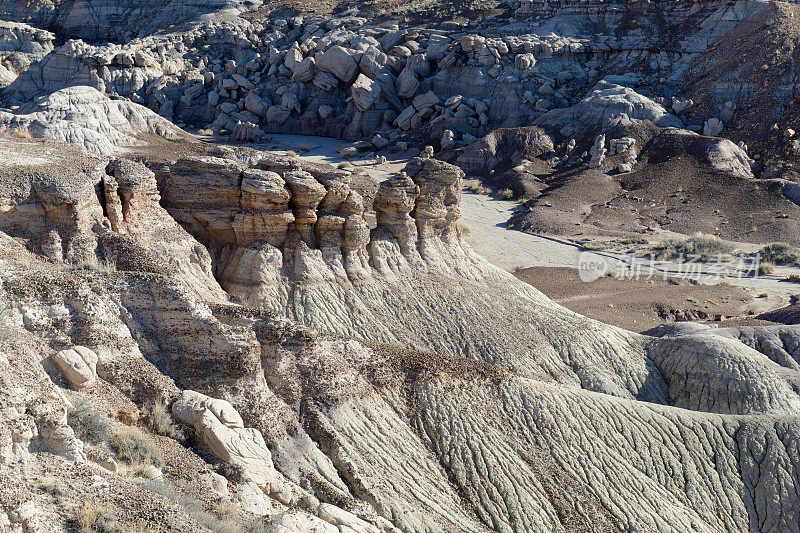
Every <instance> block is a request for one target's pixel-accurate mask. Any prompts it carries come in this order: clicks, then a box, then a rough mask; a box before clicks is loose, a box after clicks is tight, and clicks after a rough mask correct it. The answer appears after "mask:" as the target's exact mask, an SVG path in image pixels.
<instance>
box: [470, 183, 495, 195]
mask: <svg viewBox="0 0 800 533" xmlns="http://www.w3.org/2000/svg"><path fill="white" fill-rule="evenodd" d="M467 190H468V191H469V192H471V193H473V194H492V189H490V188H489V187H484V186H483V185H481V184H480V183H470V184H469V185H467Z"/></svg>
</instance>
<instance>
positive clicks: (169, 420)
mask: <svg viewBox="0 0 800 533" xmlns="http://www.w3.org/2000/svg"><path fill="white" fill-rule="evenodd" d="M148 422H149V425H150V429H152V430H153V431H154V432H155V433H158V434H159V435H163V436H164V437H169V438H171V439H175V440H177V441H178V442H183V441H185V440H186V432H185V431H184V429H183V427H181V425H180V424H179V423H178V422H177V421H176V420H175V417H173V416H172V413H170V412H169V409H168V408H167V406H166V405H164V404H163V403H162V402H155V403H154V404H153V406H152V407H151V408H150V410H149V413H148Z"/></svg>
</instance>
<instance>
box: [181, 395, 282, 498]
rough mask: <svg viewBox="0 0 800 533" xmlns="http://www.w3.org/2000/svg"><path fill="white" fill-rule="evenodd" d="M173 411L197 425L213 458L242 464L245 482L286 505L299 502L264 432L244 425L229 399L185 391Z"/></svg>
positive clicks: (196, 427) (198, 432) (200, 435)
mask: <svg viewBox="0 0 800 533" xmlns="http://www.w3.org/2000/svg"><path fill="white" fill-rule="evenodd" d="M172 412H173V413H174V414H175V416H177V417H178V418H179V419H180V420H182V421H183V422H186V423H187V424H189V425H191V426H193V427H194V429H195V431H196V432H197V435H198V437H199V438H200V440H201V442H202V443H203V444H204V445H205V446H206V447H207V448H208V449H209V451H211V453H212V454H213V455H214V457H216V458H218V459H220V460H222V461H225V462H228V463H233V464H234V465H237V466H239V467H241V468H242V470H243V472H244V474H243V476H244V479H245V481H252V482H253V483H255V484H256V485H258V486H259V487H260V488H261V489H263V490H264V491H265V492H266V493H267V494H272V495H274V496H275V497H276V498H278V499H279V500H280V501H281V502H282V503H285V504H286V505H291V504H294V503H297V495H296V494H293V488H292V486H291V484H290V483H289V482H288V481H287V480H286V479H285V478H284V477H283V476H282V475H281V474H280V473H279V472H277V471H276V470H275V467H274V466H273V464H272V454H271V453H270V451H269V449H268V448H267V445H266V443H265V442H264V437H263V436H262V435H261V432H260V431H259V430H257V429H255V428H246V427H244V421H243V420H242V417H241V416H239V413H238V412H236V409H234V407H233V406H232V405H231V404H230V403H229V402H227V401H225V400H220V399H214V398H210V397H208V396H206V395H204V394H200V393H198V392H195V391H191V390H185V391H183V392H182V393H181V397H180V398H179V399H178V400H177V401H175V403H174V404H173V405H172Z"/></svg>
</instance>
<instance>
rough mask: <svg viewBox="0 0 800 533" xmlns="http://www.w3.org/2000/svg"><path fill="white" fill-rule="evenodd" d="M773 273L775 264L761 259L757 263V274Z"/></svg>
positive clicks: (767, 274) (766, 274)
mask: <svg viewBox="0 0 800 533" xmlns="http://www.w3.org/2000/svg"><path fill="white" fill-rule="evenodd" d="M774 273H775V265H774V264H772V263H770V262H769V261H761V262H760V263H759V264H758V274H759V276H769V275H770V274H774Z"/></svg>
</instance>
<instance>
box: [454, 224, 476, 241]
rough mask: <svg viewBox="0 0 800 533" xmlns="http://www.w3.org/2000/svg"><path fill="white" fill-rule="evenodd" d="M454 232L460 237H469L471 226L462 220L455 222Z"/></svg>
mask: <svg viewBox="0 0 800 533" xmlns="http://www.w3.org/2000/svg"><path fill="white" fill-rule="evenodd" d="M456 233H458V236H459V237H461V238H462V239H469V236H470V235H471V234H472V228H470V227H469V225H467V224H465V223H464V222H460V221H459V222H456Z"/></svg>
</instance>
